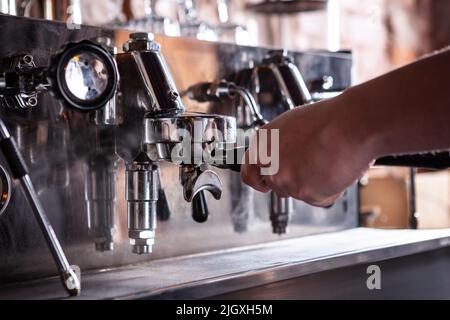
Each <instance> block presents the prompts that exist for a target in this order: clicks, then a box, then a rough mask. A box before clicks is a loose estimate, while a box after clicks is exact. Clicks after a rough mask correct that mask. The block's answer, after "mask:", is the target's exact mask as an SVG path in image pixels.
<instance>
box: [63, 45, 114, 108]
mask: <svg viewBox="0 0 450 320" xmlns="http://www.w3.org/2000/svg"><path fill="white" fill-rule="evenodd" d="M64 69H65V75H64V79H65V81H66V83H67V88H68V89H69V91H70V92H71V93H72V94H73V95H74V96H75V97H76V98H78V99H80V100H88V101H92V100H95V99H97V98H98V97H99V96H100V95H101V94H103V93H104V92H105V90H106V85H107V83H108V78H109V74H108V70H107V69H106V67H105V64H104V62H103V61H102V60H101V58H100V57H99V56H98V55H96V54H95V53H90V52H89V53H82V54H79V55H75V56H73V57H71V58H70V59H69V61H68V62H67V65H66V66H65V68H64Z"/></svg>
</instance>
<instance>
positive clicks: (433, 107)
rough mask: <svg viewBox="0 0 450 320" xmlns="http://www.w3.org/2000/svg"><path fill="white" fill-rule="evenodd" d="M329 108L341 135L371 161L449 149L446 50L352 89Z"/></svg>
mask: <svg viewBox="0 0 450 320" xmlns="http://www.w3.org/2000/svg"><path fill="white" fill-rule="evenodd" d="M331 105H332V106H333V107H335V109H334V111H333V114H335V115H336V118H338V120H337V122H340V124H341V125H342V124H345V127H344V128H343V130H344V131H345V132H344V136H346V137H348V139H349V141H350V142H351V143H359V144H363V145H366V146H367V148H369V152H371V153H372V155H373V156H374V157H381V156H384V155H390V154H405V153H417V152H423V151H431V150H443V149H450V50H446V51H443V52H441V53H439V54H436V55H433V56H429V57H427V58H424V59H422V60H419V61H417V62H415V63H413V64H411V65H408V66H406V67H403V68H400V69H397V70H395V71H393V72H390V73H388V74H386V75H383V76H381V77H379V78H376V79H374V80H371V81H369V82H366V83H364V84H361V85H359V86H355V87H353V88H351V89H349V90H347V91H346V92H345V93H344V94H343V95H341V96H340V97H338V98H337V99H336V101H335V102H334V103H333V102H332V103H331ZM330 109H331V108H330ZM355 135H357V136H355Z"/></svg>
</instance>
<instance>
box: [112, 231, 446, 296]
mask: <svg viewBox="0 0 450 320" xmlns="http://www.w3.org/2000/svg"><path fill="white" fill-rule="evenodd" d="M449 246H450V236H445V237H440V238H436V239H430V240H424V241H419V242H406V243H403V244H402V243H400V244H398V245H395V246H387V245H385V246H380V247H374V248H371V249H362V250H356V251H349V252H342V253H339V254H336V255H329V256H323V257H319V258H317V259H311V260H303V261H297V262H292V263H287V264H280V265H277V266H274V267H268V268H263V269H258V270H252V271H247V272H239V273H235V274H227V275H223V276H218V277H213V278H208V279H204V280H200V281H194V282H188V283H185V284H181V285H176V286H171V287H166V288H162V289H158V290H149V291H141V292H138V293H135V294H130V295H123V296H118V297H112V298H111V297H109V298H106V299H115V300H129V299H189V300H195V299H206V298H209V297H213V296H217V295H221V294H225V293H230V292H233V291H238V290H244V289H249V288H253V287H258V286H262V285H267V284H270V283H274V282H278V281H283V280H289V279H294V278H298V277H302V276H307V275H310V274H314V273H319V272H323V271H329V270H335V269H339V268H344V267H349V266H354V265H362V264H367V263H374V262H379V261H384V260H389V259H395V258H401V257H405V256H409V255H414V254H420V253H424V252H428V251H433V250H438V249H442V248H446V247H449ZM324 260H326V262H327V263H326V264H324V263H323V262H324ZM243 280H245V281H243Z"/></svg>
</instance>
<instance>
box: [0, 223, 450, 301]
mask: <svg viewBox="0 0 450 320" xmlns="http://www.w3.org/2000/svg"><path fill="white" fill-rule="evenodd" d="M447 248H450V229H442V230H419V231H417V230H415V231H413V230H373V229H361V228H360V229H352V230H347V231H341V232H333V233H328V234H321V235H314V236H308V237H303V238H296V239H290V240H283V241H276V242H271V243H267V244H261V245H255V246H248V247H243V248H239V249H232V250H223V251H216V252H211V253H207V254H196V255H190V256H183V257H178V258H171V259H162V260H156V261H151V262H148V263H142V264H136V265H131V266H126V267H122V268H115V269H108V270H101V271H95V272H86V273H84V274H83V277H82V281H83V288H82V294H81V296H80V297H78V298H79V299H140V298H141V299H142V298H155V299H167V298H168V299H174V298H177V299H178V298H187V299H202V298H210V297H214V296H220V295H228V296H227V297H228V298H229V297H233V295H232V293H233V292H238V291H241V290H245V289H251V288H255V287H258V286H261V288H263V286H267V285H269V284H274V283H283V281H288V280H292V279H301V278H302V277H307V276H310V275H316V274H321V273H324V272H329V271H333V270H343V269H345V268H349V267H354V266H361V265H367V264H372V263H377V262H382V261H393V260H396V259H402V258H404V257H410V256H417V255H420V254H427V253H430V252H435V251H439V250H441V251H442V250H447ZM441 256H442V255H441ZM444 256H445V258H446V262H445V265H446V266H447V267H446V268H447V270H448V267H449V266H450V259H447V257H448V258H450V251H445V255H444ZM428 260H429V261H427V262H429V263H432V262H433V258H429V259H428ZM411 267H413V266H411ZM402 268H407V266H404V267H402ZM361 270H363V269H361ZM400 271H401V272H402V273H404V274H405V275H408V276H411V274H409V273H408V272H407V271H408V270H406V269H400ZM361 272H363V271H361ZM361 276H362V277H363V278H364V279H365V278H367V277H368V275H367V274H365V273H364V274H361V275H353V277H354V278H356V277H357V278H361ZM436 276H437V277H442V274H436V275H435V277H436ZM396 277H397V278H398V275H397V276H396ZM409 280H411V281H412V280H414V279H409ZM441 282H442V280H441ZM320 285H321V283H319V282H317V283H316V284H315V286H316V287H318V286H320ZM362 285H364V286H365V282H363V283H362ZM407 290H410V289H408V288H407ZM444 290H447V288H444ZM319 292H320V290H319ZM446 292H448V293H450V291H446ZM337 294H339V293H337ZM237 297H242V296H237ZM247 297H248V296H247ZM250 297H251V296H250ZM63 298H66V295H65V293H64V291H63V290H62V288H61V287H60V283H59V281H58V279H56V278H49V279H44V280H39V281H34V282H28V283H22V284H12V285H7V286H2V287H0V299H63Z"/></svg>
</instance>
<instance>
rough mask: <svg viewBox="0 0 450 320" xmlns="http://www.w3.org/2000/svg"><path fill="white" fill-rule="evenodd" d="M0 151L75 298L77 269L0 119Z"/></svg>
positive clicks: (77, 284)
mask: <svg viewBox="0 0 450 320" xmlns="http://www.w3.org/2000/svg"><path fill="white" fill-rule="evenodd" d="M0 149H1V150H2V152H3V154H4V156H5V159H6V161H7V162H8V165H9V167H10V169H11V173H12V175H13V177H14V178H15V179H17V180H19V182H20V185H21V186H22V189H23V191H24V193H25V196H26V198H27V200H28V203H29V204H30V206H31V209H32V211H33V214H34V216H35V218H36V220H37V222H38V224H39V227H40V229H41V231H42V233H43V235H44V238H45V240H46V241H47V244H48V247H49V249H50V252H51V254H52V256H53V259H54V260H55V262H56V265H57V267H58V270H59V273H60V276H61V280H62V283H63V286H64V288H65V289H66V290H67V292H68V293H69V294H70V295H72V296H76V295H79V294H80V291H81V284H80V279H79V278H78V276H77V274H76V272H75V269H78V270H79V268H78V267H77V266H71V265H70V264H69V262H68V260H67V258H66V255H65V254H64V251H63V249H62V247H61V244H60V243H59V240H58V238H57V237H56V234H55V231H54V230H53V227H52V225H51V223H50V221H49V220H48V217H47V215H46V214H45V211H44V209H43V207H42V205H41V202H40V201H39V198H38V196H37V194H36V191H35V189H34V186H33V183H32V182H31V179H30V176H29V175H28V169H27V167H26V164H25V162H24V160H23V158H22V155H21V154H20V152H19V150H18V148H17V146H16V143H15V141H14V138H13V137H11V134H10V133H9V131H8V129H7V128H6V126H5V124H4V123H3V121H2V120H1V119H0Z"/></svg>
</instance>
